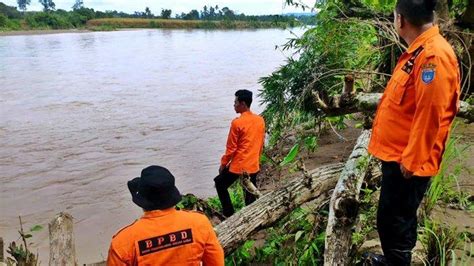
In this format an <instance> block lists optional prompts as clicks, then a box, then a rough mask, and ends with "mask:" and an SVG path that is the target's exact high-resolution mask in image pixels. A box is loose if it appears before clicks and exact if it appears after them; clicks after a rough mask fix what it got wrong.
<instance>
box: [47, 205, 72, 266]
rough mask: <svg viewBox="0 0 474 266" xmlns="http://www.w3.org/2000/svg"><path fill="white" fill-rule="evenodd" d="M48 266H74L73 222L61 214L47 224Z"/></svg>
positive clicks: (70, 217)
mask: <svg viewBox="0 0 474 266" xmlns="http://www.w3.org/2000/svg"><path fill="white" fill-rule="evenodd" d="M49 246H50V251H49V265H65V266H70V265H71V266H74V265H76V251H75V247H74V234H73V221H72V216H71V215H70V214H67V213H64V212H61V213H59V214H57V215H56V217H54V219H53V220H52V221H51V222H50V223H49Z"/></svg>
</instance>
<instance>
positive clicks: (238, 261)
mask: <svg viewBox="0 0 474 266" xmlns="http://www.w3.org/2000/svg"><path fill="white" fill-rule="evenodd" d="M254 243H255V241H253V240H248V241H245V243H244V244H243V245H242V246H240V247H239V248H238V249H237V250H236V251H234V252H233V253H232V255H231V256H227V257H226V258H225V265H233V266H239V265H247V264H249V263H250V262H251V261H252V254H251V252H252V248H253V245H254Z"/></svg>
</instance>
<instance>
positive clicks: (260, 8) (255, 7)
mask: <svg viewBox="0 0 474 266" xmlns="http://www.w3.org/2000/svg"><path fill="white" fill-rule="evenodd" d="M53 1H54V3H55V4H56V9H65V10H70V9H71V7H72V6H73V5H74V2H75V0H53ZM298 1H300V2H302V3H304V4H306V5H308V6H313V5H314V3H315V0H296V1H295V2H298ZM0 2H3V3H5V4H7V5H9V6H17V3H16V0H0ZM284 2H285V0H84V6H86V7H91V8H94V9H95V10H100V11H106V10H117V11H124V12H127V13H133V12H134V11H144V10H145V7H149V8H150V9H151V12H152V13H154V14H156V15H158V14H160V12H161V9H162V8H165V9H171V10H172V12H173V16H174V14H177V13H178V14H181V12H185V13H187V12H189V11H190V10H192V9H197V10H202V8H203V7H204V5H207V6H216V5H218V6H219V8H222V7H225V6H227V7H229V8H230V9H232V10H234V11H237V12H238V13H244V14H246V15H267V14H282V13H291V12H303V10H302V9H295V8H294V7H289V6H285V4H284ZM41 8H42V6H41V5H40V4H39V2H38V0H31V5H29V6H28V10H31V11H38V10H41ZM305 12H307V10H306V11H305Z"/></svg>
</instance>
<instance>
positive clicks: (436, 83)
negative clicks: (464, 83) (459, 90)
mask: <svg viewBox="0 0 474 266" xmlns="http://www.w3.org/2000/svg"><path fill="white" fill-rule="evenodd" d="M423 61H424V62H421V63H422V64H421V67H419V68H418V69H417V71H416V72H415V73H414V74H415V95H416V96H415V97H416V100H415V103H416V107H415V108H416V110H415V115H414V118H413V122H412V125H411V130H410V137H409V140H408V145H407V146H406V148H405V150H404V151H403V154H402V160H401V163H402V165H403V166H404V167H405V168H406V169H408V170H409V171H411V172H416V171H418V170H420V168H421V167H422V165H423V164H424V163H426V162H427V160H428V159H429V157H430V153H431V150H432V149H433V147H434V145H435V142H436V140H437V136H438V133H439V131H440V125H441V119H442V117H443V112H444V110H446V106H447V105H449V104H450V97H451V93H450V89H449V86H450V82H449V78H450V76H449V66H447V65H443V64H447V63H446V62H443V61H442V60H440V59H439V57H430V58H425V59H424V60H423Z"/></svg>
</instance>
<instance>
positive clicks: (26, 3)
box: [17, 0, 31, 12]
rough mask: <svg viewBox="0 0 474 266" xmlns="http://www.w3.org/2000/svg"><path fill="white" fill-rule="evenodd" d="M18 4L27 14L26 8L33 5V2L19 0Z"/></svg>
mask: <svg viewBox="0 0 474 266" xmlns="http://www.w3.org/2000/svg"><path fill="white" fill-rule="evenodd" d="M17 3H18V9H20V10H21V11H23V12H25V11H26V7H27V6H28V5H29V4H30V3H31V0H17Z"/></svg>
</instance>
